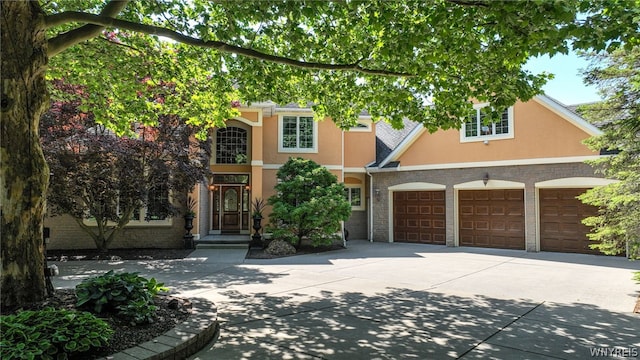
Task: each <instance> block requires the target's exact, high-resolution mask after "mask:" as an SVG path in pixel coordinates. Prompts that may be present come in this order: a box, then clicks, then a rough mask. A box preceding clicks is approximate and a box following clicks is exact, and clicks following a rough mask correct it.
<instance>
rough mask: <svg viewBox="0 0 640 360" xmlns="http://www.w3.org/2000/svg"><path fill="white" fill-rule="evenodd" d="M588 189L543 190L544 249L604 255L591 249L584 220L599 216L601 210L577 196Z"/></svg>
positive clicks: (541, 220)
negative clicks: (583, 201)
mask: <svg viewBox="0 0 640 360" xmlns="http://www.w3.org/2000/svg"><path fill="white" fill-rule="evenodd" d="M585 191H586V189H540V250H542V251H558V252H570V253H583V254H600V253H599V252H598V251H596V250H592V249H590V248H589V244H593V242H592V241H590V240H589V239H588V238H587V233H588V232H589V227H587V226H585V225H583V224H582V219H584V218H586V217H588V216H592V215H595V214H596V213H597V208H596V207H594V206H591V205H585V204H583V203H582V202H581V201H580V200H578V199H576V196H578V195H580V194H583V193H584V192H585Z"/></svg>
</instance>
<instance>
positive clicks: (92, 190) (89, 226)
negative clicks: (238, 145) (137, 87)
mask: <svg viewBox="0 0 640 360" xmlns="http://www.w3.org/2000/svg"><path fill="white" fill-rule="evenodd" d="M56 88H57V89H58V90H62V91H64V92H66V93H68V94H70V95H80V96H79V98H82V97H86V96H87V94H86V93H84V92H83V91H82V88H81V87H79V86H70V85H65V84H63V83H62V82H61V81H57V82H56ZM79 98H78V99H79ZM78 99H76V100H69V101H54V102H53V104H52V107H51V109H50V110H49V111H48V112H47V113H45V114H44V116H43V117H42V119H41V122H40V134H41V135H40V138H41V141H42V146H43V150H44V155H45V159H46V161H47V163H48V164H49V169H50V171H51V178H50V184H49V193H48V194H47V204H48V207H49V209H50V212H51V214H53V215H59V214H68V215H71V216H73V218H74V219H75V220H76V222H77V223H78V225H79V226H80V228H81V229H82V230H84V231H85V232H86V233H87V234H88V235H89V236H90V237H91V238H92V239H93V241H94V242H95V244H96V247H97V248H98V249H99V250H101V251H107V249H108V248H109V245H110V244H111V242H112V241H113V240H114V238H115V236H116V235H117V234H118V233H119V232H120V230H121V229H122V228H124V227H125V226H126V225H127V224H128V223H129V222H130V221H131V220H139V221H154V220H164V219H166V218H168V217H171V216H175V215H177V214H178V213H179V211H180V207H179V206H176V205H175V204H180V203H182V204H184V203H185V201H184V199H185V198H186V193H187V192H188V191H190V190H191V189H192V188H193V186H194V185H195V184H196V183H198V182H200V181H202V180H204V179H205V178H206V175H207V174H208V173H209V165H208V164H209V155H210V148H211V146H210V143H209V142H208V141H201V140H197V139H196V138H195V134H196V129H195V128H194V127H193V126H191V125H187V124H184V122H183V121H182V120H181V119H179V118H178V117H177V116H175V115H173V116H171V115H161V116H160V117H159V120H158V122H157V125H155V126H144V125H135V129H133V130H132V132H131V133H132V135H130V136H124V137H120V136H116V135H115V134H114V133H113V132H112V131H110V130H108V129H107V128H106V127H105V126H104V125H101V124H98V123H96V122H95V117H94V116H93V114H92V113H84V112H82V111H80V110H79V109H78V106H79V105H80V104H79V103H80V100H78Z"/></svg>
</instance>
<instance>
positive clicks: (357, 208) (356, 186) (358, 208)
mask: <svg viewBox="0 0 640 360" xmlns="http://www.w3.org/2000/svg"><path fill="white" fill-rule="evenodd" d="M344 187H345V189H347V194H348V197H347V201H349V204H351V189H360V205H359V206H353V205H351V210H353V211H364V210H365V209H366V204H365V196H364V185H362V184H344Z"/></svg>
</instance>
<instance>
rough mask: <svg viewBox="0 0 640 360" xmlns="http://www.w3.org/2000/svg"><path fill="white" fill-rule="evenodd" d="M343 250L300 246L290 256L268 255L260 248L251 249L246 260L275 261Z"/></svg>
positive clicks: (336, 246) (330, 247)
mask: <svg viewBox="0 0 640 360" xmlns="http://www.w3.org/2000/svg"><path fill="white" fill-rule="evenodd" d="M342 249H344V247H343V246H342V245H337V244H334V245H327V246H318V247H313V246H311V245H304V244H303V245H301V246H300V248H299V249H298V252H296V253H295V254H292V255H272V254H269V253H267V252H265V251H264V249H263V248H261V247H251V248H250V249H249V251H248V252H247V257H246V258H247V259H277V258H281V257H289V256H296V255H304V254H317V253H323V252H327V251H335V250H342Z"/></svg>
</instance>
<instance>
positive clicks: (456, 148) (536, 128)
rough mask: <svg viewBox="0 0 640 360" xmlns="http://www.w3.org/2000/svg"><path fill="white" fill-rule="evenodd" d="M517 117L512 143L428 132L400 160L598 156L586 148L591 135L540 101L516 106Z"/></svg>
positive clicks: (406, 163) (445, 161) (419, 162)
mask: <svg viewBox="0 0 640 360" xmlns="http://www.w3.org/2000/svg"><path fill="white" fill-rule="evenodd" d="M513 117H514V137H513V138H512V139H500V140H497V139H495V140H489V142H488V143H487V144H485V143H484V142H483V141H475V142H464V143H462V142H461V141H460V131H459V130H446V131H442V130H441V131H437V132H435V133H433V134H428V133H426V131H425V133H424V134H423V136H421V137H420V138H418V139H417V140H416V141H415V142H414V143H413V144H412V146H411V147H410V148H409V149H407V151H406V152H405V153H403V154H402V155H401V156H400V157H399V159H398V160H399V161H400V163H401V166H420V165H430V164H449V163H469V162H478V161H496V160H523V159H538V158H553V157H572V156H591V155H597V153H594V152H593V151H591V150H590V149H589V148H588V147H587V146H585V145H583V144H582V141H583V140H584V139H586V138H588V137H590V135H589V134H587V133H586V132H585V131H583V130H582V129H580V128H578V127H577V126H575V125H573V124H572V123H570V122H569V121H566V120H565V119H563V118H561V117H560V116H559V115H557V114H555V113H554V112H552V111H551V110H549V109H548V108H546V107H544V106H543V105H541V104H540V103H538V102H537V101H528V102H526V103H522V102H518V103H516V105H515V106H514V115H513Z"/></svg>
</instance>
